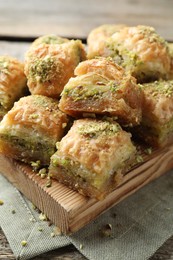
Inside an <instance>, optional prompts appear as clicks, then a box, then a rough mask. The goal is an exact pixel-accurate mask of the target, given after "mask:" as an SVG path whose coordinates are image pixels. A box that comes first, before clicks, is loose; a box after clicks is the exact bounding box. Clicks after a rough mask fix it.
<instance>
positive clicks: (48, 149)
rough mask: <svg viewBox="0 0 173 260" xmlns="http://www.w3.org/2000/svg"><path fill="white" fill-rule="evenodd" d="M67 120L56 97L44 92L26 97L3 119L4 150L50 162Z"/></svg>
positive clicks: (27, 159)
mask: <svg viewBox="0 0 173 260" xmlns="http://www.w3.org/2000/svg"><path fill="white" fill-rule="evenodd" d="M67 123H68V117H67V116H66V115H65V114H64V113H63V112H61V111H60V110H59V109H58V102H57V101H56V100H54V99H52V98H48V97H44V96H41V95H33V96H27V97H23V98H21V99H20V100H19V101H18V102H16V103H15V105H14V107H13V108H12V109H11V110H10V111H9V112H8V113H7V114H6V115H5V116H4V118H3V120H2V121H1V123H0V152H1V153H3V154H5V155H6V156H9V157H12V158H14V159H17V160H22V161H24V162H27V163H30V162H31V161H37V160H39V161H40V163H41V164H42V165H47V164H49V161H50V157H51V155H52V154H53V153H54V152H55V144H56V142H57V141H59V140H60V139H61V138H62V136H63V134H64V131H65V127H66V125H67Z"/></svg>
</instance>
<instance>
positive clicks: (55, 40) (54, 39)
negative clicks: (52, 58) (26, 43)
mask: <svg viewBox="0 0 173 260" xmlns="http://www.w3.org/2000/svg"><path fill="white" fill-rule="evenodd" d="M68 41H69V40H68V39H67V38H63V37H60V36H57V35H55V34H47V35H43V36H40V37H38V38H37V39H35V41H33V42H32V44H31V47H33V46H38V45H40V44H62V43H65V42H68Z"/></svg>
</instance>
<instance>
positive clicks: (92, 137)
mask: <svg viewBox="0 0 173 260" xmlns="http://www.w3.org/2000/svg"><path fill="white" fill-rule="evenodd" d="M130 138H131V134H129V133H127V132H125V131H123V130H122V129H121V127H120V125H119V124H118V123H116V122H109V121H101V120H95V119H87V118H86V119H79V120H76V121H74V124H73V126H72V127H71V129H70V130H69V132H68V134H67V135H66V136H64V137H63V139H62V140H61V142H60V143H59V144H58V147H59V148H58V155H59V156H62V158H63V157H64V159H65V158H66V157H67V158H69V159H71V160H73V161H76V160H77V161H78V162H79V163H80V164H81V165H83V166H84V167H86V168H87V169H89V170H91V173H96V174H97V175H98V176H99V175H100V177H101V176H102V177H101V178H104V176H105V177H106V178H109V177H110V175H111V174H114V172H115V171H116V170H118V168H121V167H122V163H123V162H124V161H125V160H127V159H128V158H129V153H132V152H134V151H135V147H134V146H133V145H132V143H131V139H130ZM116 151H118V152H116ZM81 174H82V173H81ZM83 177H84V176H83ZM88 178H93V176H92V174H91V176H88ZM96 179H97V181H98V178H96ZM100 182H102V180H100Z"/></svg>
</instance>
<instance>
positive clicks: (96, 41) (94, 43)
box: [87, 24, 125, 59]
mask: <svg viewBox="0 0 173 260" xmlns="http://www.w3.org/2000/svg"><path fill="white" fill-rule="evenodd" d="M123 27H125V25H123V24H103V25H101V26H99V27H96V28H94V29H93V30H92V31H91V32H90V33H89V35H88V38H87V44H88V58H89V59H93V58H95V57H97V56H102V55H103V51H104V48H105V43H106V40H107V39H108V38H109V37H110V36H112V34H114V33H115V32H117V31H119V30H120V29H121V28H123Z"/></svg>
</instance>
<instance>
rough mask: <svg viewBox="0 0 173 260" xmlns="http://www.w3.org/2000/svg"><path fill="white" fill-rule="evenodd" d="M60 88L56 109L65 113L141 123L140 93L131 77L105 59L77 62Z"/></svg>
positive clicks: (126, 123)
mask: <svg viewBox="0 0 173 260" xmlns="http://www.w3.org/2000/svg"><path fill="white" fill-rule="evenodd" d="M75 74H76V75H77V77H75V78H71V79H70V80H69V82H68V83H67V84H66V86H65V87H64V90H63V92H62V94H61V100H60V104H59V107H60V109H61V110H62V111H64V112H65V113H67V114H69V115H71V116H74V117H81V116H85V114H86V113H87V115H88V116H91V115H92V114H99V115H111V116H116V117H117V118H118V119H117V120H118V122H120V123H122V124H125V125H129V124H130V125H137V124H139V122H140V120H141V103H142V94H141V90H140V88H139V86H138V85H137V84H136V80H135V78H133V77H132V76H130V75H129V74H127V73H126V72H125V71H124V69H123V68H121V67H119V66H118V65H116V64H114V62H112V61H111V60H109V59H106V58H99V59H92V60H87V61H84V62H82V63H80V64H79V65H78V66H77V68H76V70H75Z"/></svg>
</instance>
